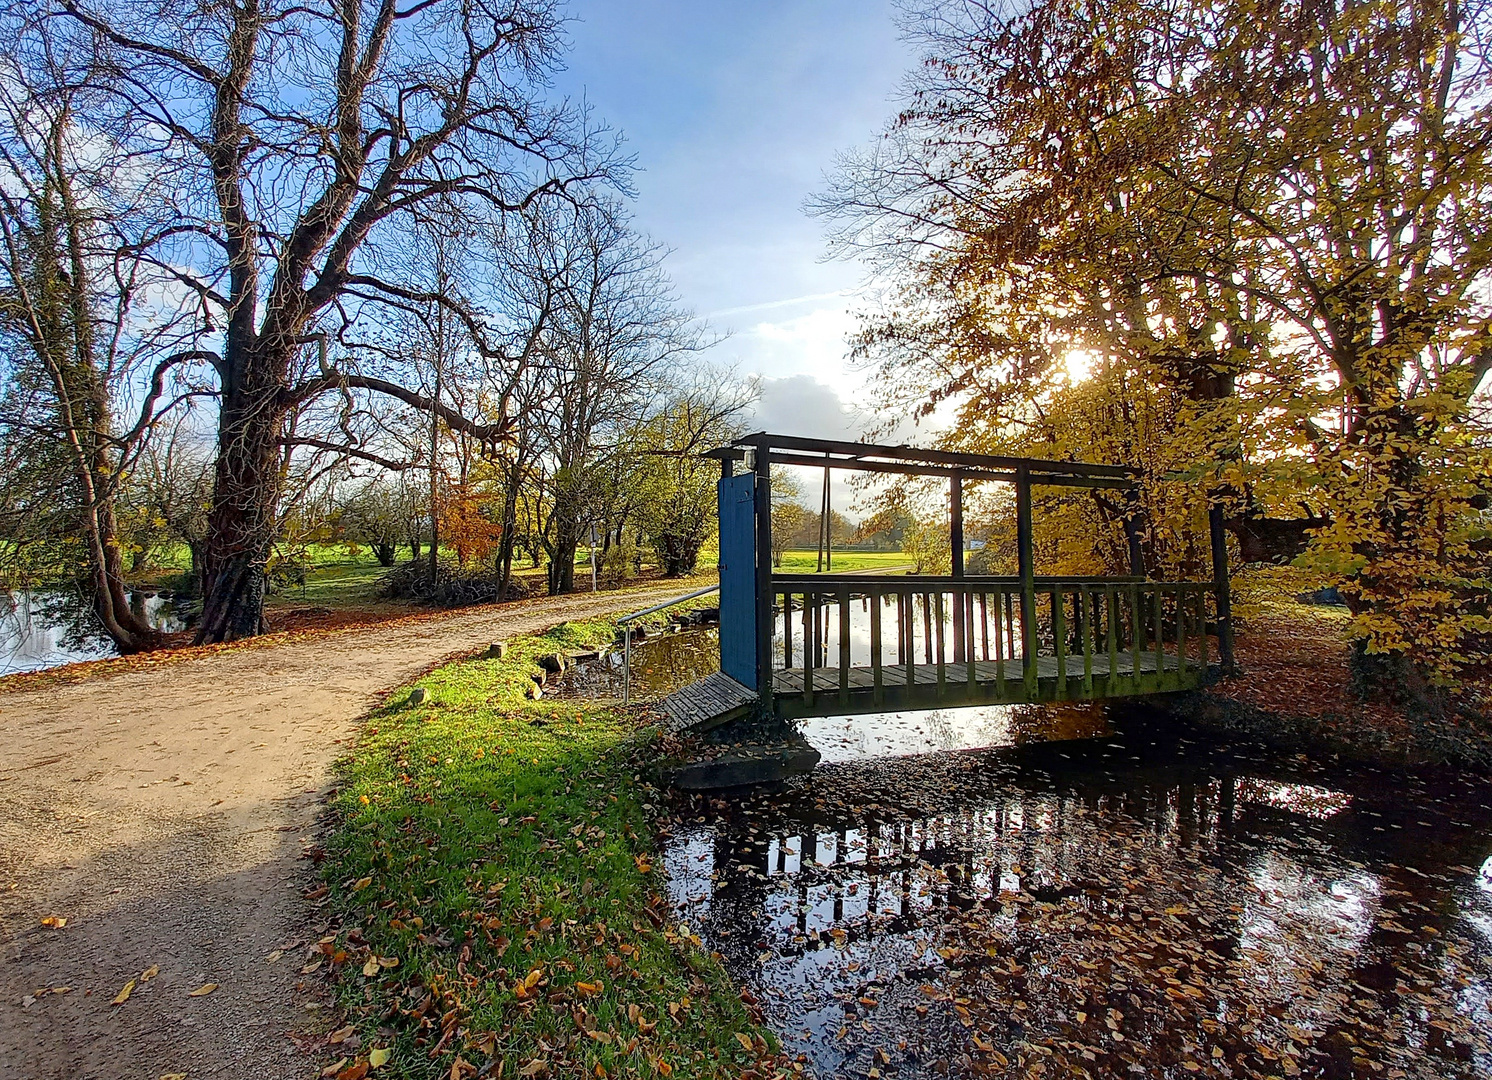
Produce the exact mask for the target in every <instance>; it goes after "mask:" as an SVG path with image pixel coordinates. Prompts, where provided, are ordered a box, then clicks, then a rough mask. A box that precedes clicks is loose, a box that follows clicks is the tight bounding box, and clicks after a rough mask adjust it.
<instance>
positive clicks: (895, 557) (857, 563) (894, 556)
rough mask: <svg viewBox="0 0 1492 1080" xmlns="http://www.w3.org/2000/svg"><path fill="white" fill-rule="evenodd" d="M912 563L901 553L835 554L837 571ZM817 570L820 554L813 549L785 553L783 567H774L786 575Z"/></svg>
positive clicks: (856, 552) (908, 556)
mask: <svg viewBox="0 0 1492 1080" xmlns="http://www.w3.org/2000/svg"><path fill="white" fill-rule="evenodd" d="M912 563H913V559H912V557H911V556H910V555H907V554H906V553H905V552H901V551H836V552H835V553H834V569H835V570H836V571H839V570H879V569H889V568H892V567H910V566H911V565H912ZM817 568H818V552H816V551H814V550H813V549H812V548H810V549H808V550H806V551H784V552H783V553H782V565H781V566H778V567H774V569H776V570H777V571H779V572H781V573H784V574H811V573H813V572H814V571H815V570H816V569H817Z"/></svg>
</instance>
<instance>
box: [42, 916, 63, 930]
mask: <svg viewBox="0 0 1492 1080" xmlns="http://www.w3.org/2000/svg"><path fill="white" fill-rule="evenodd" d="M41 924H42V925H43V926H50V927H51V928H52V929H53V930H61V929H62V928H63V927H64V926H66V925H67V920H66V919H64V918H61V917H59V916H57V915H48V916H47V917H46V918H45V919H43V920H42V921H41Z"/></svg>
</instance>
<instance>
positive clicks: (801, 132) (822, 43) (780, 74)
mask: <svg viewBox="0 0 1492 1080" xmlns="http://www.w3.org/2000/svg"><path fill="white" fill-rule="evenodd" d="M570 11H571V12H572V13H573V16H574V19H575V21H574V22H573V23H572V24H571V26H570V36H571V38H572V41H573V45H574V47H573V49H572V51H571V53H570V54H569V57H568V61H567V64H568V70H567V71H566V72H565V73H564V74H562V75H561V76H560V78H559V79H558V87H557V88H558V89H559V90H560V91H561V92H564V93H567V94H570V95H572V96H579V95H580V94H584V95H585V97H586V98H587V99H588V100H589V101H590V103H591V104H592V105H593V106H594V108H595V110H596V112H597V114H598V115H599V116H600V117H602V118H604V119H605V120H607V121H608V122H609V123H610V124H611V125H612V126H613V127H616V128H618V129H620V130H621V131H622V132H623V133H624V135H625V136H626V138H627V142H628V147H629V149H630V150H631V151H632V152H633V153H634V154H636V156H637V159H638V164H639V165H640V167H641V172H640V173H639V174H638V175H637V177H636V188H637V200H636V203H635V211H636V215H637V222H638V225H639V226H640V227H641V228H642V229H644V230H645V231H646V232H648V233H650V234H651V235H652V236H653V237H654V238H655V239H657V240H659V241H661V242H663V243H664V244H666V245H668V246H669V247H670V248H672V249H673V255H672V256H671V257H670V259H669V262H668V267H669V271H670V273H671V275H672V277H673V280H674V282H675V284H676V286H677V287H678V291H679V294H680V297H681V299H682V300H683V302H684V303H685V304H686V305H687V306H688V307H690V308H692V309H693V310H694V311H695V312H696V313H698V314H700V315H702V316H706V317H708V319H709V321H710V324H711V325H712V326H714V327H715V328H716V329H717V330H722V331H728V332H729V333H730V337H729V339H728V340H726V341H725V342H723V343H722V344H721V345H719V346H717V347H716V348H715V349H714V350H713V353H712V358H713V359H715V360H716V361H718V362H723V363H729V364H734V365H737V366H738V367H739V368H740V370H741V371H742V372H743V373H753V374H760V375H762V376H763V377H764V378H765V379H766V380H767V381H766V382H765V383H764V393H763V399H762V402H761V404H760V406H759V418H760V423H761V426H763V427H767V428H769V429H772V430H785V431H792V432H794V433H804V434H808V433H812V434H817V435H821V436H829V435H832V434H839V433H847V430H848V428H849V427H851V426H852V419H851V417H850V415H849V414H848V413H847V411H846V408H845V406H846V405H847V404H849V403H852V402H853V401H854V400H855V399H856V398H858V394H857V392H856V391H857V389H858V387H859V385H860V383H861V381H862V376H861V375H859V374H858V373H855V372H853V371H852V370H850V369H849V367H848V366H847V365H846V364H845V361H844V352H845V347H844V343H843V338H844V334H845V333H846V332H847V331H849V330H850V329H851V328H852V327H853V325H854V323H853V320H852V319H851V317H850V315H849V309H850V308H851V307H852V306H853V304H854V296H853V293H854V290H856V288H857V287H858V286H860V285H861V283H862V281H863V276H864V275H863V270H862V269H861V267H859V266H858V265H856V264H854V263H849V262H842V261H834V262H825V261H824V260H823V255H824V251H825V244H824V238H823V226H822V224H821V223H820V222H818V221H816V220H814V219H812V218H810V217H808V216H807V215H806V214H805V213H804V212H803V201H804V199H805V198H806V197H808V196H809V195H810V194H812V193H814V192H816V191H818V190H820V189H821V188H822V187H823V185H824V175H825V173H826V172H827V171H828V170H830V169H831V168H832V166H833V159H834V154H835V153H836V152H837V151H839V150H843V149H847V148H849V147H852V146H855V145H857V144H860V143H864V142H866V141H868V140H870V139H871V138H873V137H874V136H875V134H876V133H877V132H878V131H880V130H881V128H882V127H883V125H884V124H885V122H886V120H887V118H888V117H889V116H890V115H891V114H892V112H893V110H894V108H895V102H894V95H895V92H896V89H897V86H898V84H899V82H900V79H901V76H902V75H903V73H904V72H905V71H906V70H907V69H908V68H909V67H910V66H911V65H912V63H913V61H914V57H913V55H912V53H911V51H910V50H909V48H908V47H907V46H906V45H905V44H904V43H903V42H902V41H901V40H900V38H899V35H898V31H897V29H896V26H895V24H894V22H893V9H892V6H891V4H889V3H885V2H882V0H869V2H866V0H861V2H847V0H817V2H802V0H799V2H780V3H745V4H743V3H717V2H710V0H696V2H694V3H687V2H677V0H630V2H622V0H572V2H571V5H570Z"/></svg>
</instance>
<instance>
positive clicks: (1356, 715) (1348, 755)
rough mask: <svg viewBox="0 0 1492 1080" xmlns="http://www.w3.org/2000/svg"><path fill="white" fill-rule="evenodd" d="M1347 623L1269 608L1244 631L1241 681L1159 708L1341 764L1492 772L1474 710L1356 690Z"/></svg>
mask: <svg viewBox="0 0 1492 1080" xmlns="http://www.w3.org/2000/svg"><path fill="white" fill-rule="evenodd" d="M1347 619H1348V616H1347V613H1346V611H1345V609H1342V608H1336V607H1329V606H1316V605H1306V604H1297V603H1278V604H1275V605H1272V606H1271V607H1270V609H1269V611H1268V612H1267V617H1261V618H1255V619H1253V620H1251V621H1250V622H1249V623H1247V624H1245V625H1244V626H1243V627H1241V628H1240V630H1239V633H1238V636H1237V641H1236V643H1235V651H1236V656H1237V665H1238V672H1237V674H1235V675H1234V676H1232V677H1230V678H1227V679H1224V680H1222V681H1220V682H1218V683H1216V684H1215V685H1213V686H1211V687H1209V688H1208V689H1205V690H1199V691H1193V692H1188V693H1184V694H1174V695H1169V696H1167V697H1165V698H1161V699H1158V700H1157V701H1156V702H1155V705H1156V706H1157V707H1158V708H1159V709H1160V710H1161V711H1162V712H1163V713H1164V714H1166V715H1167V716H1170V717H1171V718H1173V719H1175V720H1177V721H1179V722H1183V723H1187V724H1191V725H1194V726H1196V727H1197V728H1199V729H1201V730H1204V731H1209V732H1212V733H1215V734H1220V735H1225V736H1237V737H1243V738H1247V739H1256V740H1262V741H1264V742H1267V743H1269V744H1271V745H1274V746H1277V747H1280V748H1281V749H1287V750H1292V751H1298V752H1306V753H1311V754H1315V755H1319V756H1323V757H1336V758H1339V759H1341V760H1343V761H1355V762H1361V763H1364V764H1376V765H1388V766H1394V765H1416V764H1452V765H1465V766H1473V767H1485V766H1487V765H1489V764H1492V725H1488V724H1486V723H1485V721H1484V720H1481V719H1479V718H1478V717H1477V715H1476V714H1475V713H1474V712H1472V711H1471V710H1467V711H1465V712H1463V713H1462V714H1461V715H1453V716H1449V717H1444V718H1436V717H1430V716H1426V715H1424V714H1423V713H1418V712H1416V711H1415V710H1413V709H1411V708H1407V707H1400V706H1398V705H1396V704H1394V703H1392V702H1389V701H1387V700H1383V699H1381V698H1375V699H1364V698H1363V697H1362V696H1361V695H1360V694H1359V693H1358V692H1357V690H1356V689H1355V687H1354V686H1353V680H1352V671H1351V666H1350V656H1349V649H1348V645H1347V641H1346V637H1345V634H1344V630H1345V626H1346V622H1347Z"/></svg>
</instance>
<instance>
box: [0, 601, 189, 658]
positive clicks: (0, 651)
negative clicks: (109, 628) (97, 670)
mask: <svg viewBox="0 0 1492 1080" xmlns="http://www.w3.org/2000/svg"><path fill="white" fill-rule="evenodd" d="M128 595H129V598H130V604H131V606H132V607H133V609H134V611H135V613H136V614H137V615H139V616H141V617H143V618H144V619H145V621H146V622H147V623H148V624H149V625H150V626H153V627H154V628H155V629H157V630H160V631H162V632H164V633H168V634H170V633H176V632H178V631H181V630H185V629H186V626H187V624H186V621H185V619H184V617H183V615H182V613H181V611H180V610H179V609H178V608H177V606H176V605H175V603H174V602H173V601H172V599H171V598H170V597H169V596H168V595H160V594H156V593H143V592H134V593H130V594H128ZM117 655H118V650H116V649H115V648H114V643H113V642H112V641H111V640H110V639H109V636H108V635H107V634H105V633H104V632H103V628H102V627H101V626H100V625H99V622H98V618H97V616H95V615H94V614H93V611H92V609H91V608H90V607H89V606H88V604H87V603H86V602H85V601H84V600H83V599H82V598H81V597H79V596H78V595H77V594H76V593H73V592H68V591H66V590H62V589H19V590H16V591H15V592H0V675H12V674H15V673H16V672H20V671H39V670H41V669H42V668H49V667H56V666H57V665H59V664H71V663H74V662H76V661H79V660H97V659H100V658H101V657H106V656H117Z"/></svg>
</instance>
